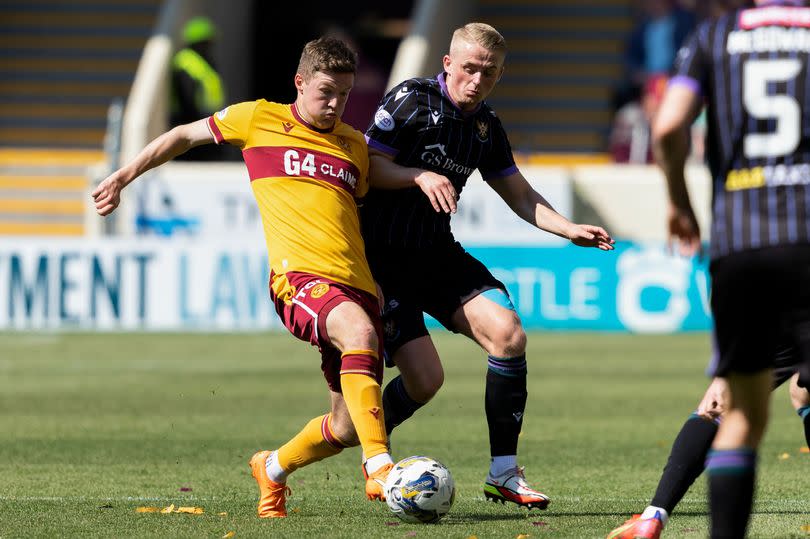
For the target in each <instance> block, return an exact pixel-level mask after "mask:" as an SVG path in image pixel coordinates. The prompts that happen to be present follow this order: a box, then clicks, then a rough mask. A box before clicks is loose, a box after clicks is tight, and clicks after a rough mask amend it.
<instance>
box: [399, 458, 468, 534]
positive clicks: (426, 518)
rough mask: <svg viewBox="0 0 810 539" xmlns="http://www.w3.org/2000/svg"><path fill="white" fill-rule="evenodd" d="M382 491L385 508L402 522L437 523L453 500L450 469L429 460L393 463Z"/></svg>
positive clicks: (408, 460) (405, 460) (454, 490)
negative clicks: (383, 492) (386, 505)
mask: <svg viewBox="0 0 810 539" xmlns="http://www.w3.org/2000/svg"><path fill="white" fill-rule="evenodd" d="M384 489H385V501H386V503H387V504H388V507H389V509H391V512H393V513H394V514H395V515H396V516H398V517H399V518H401V519H402V520H404V521H405V522H414V523H418V522H438V521H439V519H441V518H442V517H443V516H444V515H446V514H447V512H448V511H449V510H450V507H451V506H452V505H453V500H454V499H455V497H456V485H455V483H454V482H453V476H452V475H450V470H448V469H447V468H446V467H445V466H444V465H443V464H442V463H441V462H439V461H437V460H434V459H432V458H430V457H421V456H416V457H408V458H405V459H402V460H401V461H399V462H397V464H396V465H395V466H394V468H393V469H392V470H391V472H390V473H389V474H388V479H387V480H386V482H385V487H384Z"/></svg>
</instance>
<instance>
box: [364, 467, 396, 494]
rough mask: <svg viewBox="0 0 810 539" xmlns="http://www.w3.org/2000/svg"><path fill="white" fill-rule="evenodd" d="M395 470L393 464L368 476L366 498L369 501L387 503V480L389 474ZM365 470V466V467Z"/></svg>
mask: <svg viewBox="0 0 810 539" xmlns="http://www.w3.org/2000/svg"><path fill="white" fill-rule="evenodd" d="M393 468H394V465H393V464H392V463H390V462H389V463H388V464H384V465H383V466H382V467H381V468H380V469H379V470H377V471H376V472H374V473H371V474H368V478H367V479H366V498H368V499H369V500H380V501H381V502H384V501H385V490H383V487H384V486H385V480H386V479H388V474H389V473H390V472H391V470H392V469H393ZM363 469H364V470H365V466H363Z"/></svg>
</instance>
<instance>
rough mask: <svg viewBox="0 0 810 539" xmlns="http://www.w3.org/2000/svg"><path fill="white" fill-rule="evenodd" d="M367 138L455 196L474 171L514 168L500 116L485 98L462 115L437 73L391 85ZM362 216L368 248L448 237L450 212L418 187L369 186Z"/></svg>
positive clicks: (434, 242)
mask: <svg viewBox="0 0 810 539" xmlns="http://www.w3.org/2000/svg"><path fill="white" fill-rule="evenodd" d="M366 140H367V141H368V144H369V146H370V147H371V148H373V149H375V150H378V151H380V152H383V153H386V154H388V155H390V156H392V157H393V159H394V162H395V163H397V164H399V165H402V166H405V167H417V168H422V169H426V170H430V171H433V172H436V173H438V174H442V175H443V176H446V177H447V178H448V179H449V180H450V181H451V182H452V183H453V187H455V189H456V192H457V193H458V194H459V195H460V194H461V191H462V189H464V185H465V184H466V183H467V178H469V177H470V174H472V173H473V171H475V169H478V170H479V171H480V172H481V176H482V177H483V178H484V180H486V181H489V180H493V179H497V178H502V177H504V176H508V175H510V174H513V173H515V172H517V167H516V166H515V161H514V158H513V157H512V148H511V147H510V146H509V141H508V139H507V138H506V133H505V132H504V130H503V126H502V125H501V122H500V120H499V119H498V117H497V116H496V115H495V113H494V112H493V111H492V109H490V108H489V106H488V105H487V104H486V103H482V104H481V105H479V107H478V108H477V109H476V110H475V111H473V112H469V113H463V112H461V110H460V109H459V108H458V107H457V106H456V105H455V103H454V102H453V101H452V99H450V97H449V96H448V94H447V87H446V85H445V82H444V74H443V73H442V74H441V75H439V76H438V77H436V78H435V79H411V80H407V81H405V82H403V83H401V84H399V85H398V86H396V87H395V88H393V89H392V90H391V91H390V92H389V93H388V94H387V95H386V96H385V97H384V98H383V99H382V102H381V105H380V108H379V109H378V110H377V114H376V115H375V117H374V121H373V122H372V124H371V126H370V127H369V128H368V130H367V131H366ZM360 216H361V222H362V227H363V237H364V238H365V241H366V245H368V246H370V247H375V246H376V247H385V246H393V247H428V246H438V245H445V244H449V243H452V242H453V241H454V240H453V235H452V233H451V232H450V216H449V215H448V214H446V213H444V212H437V211H436V210H434V209H433V206H432V205H431V203H430V200H429V199H428V197H427V196H426V195H425V194H424V193H423V192H422V190H421V189H420V188H419V187H411V188H407V189H396V190H384V189H371V190H370V191H369V193H368V195H367V196H366V198H365V200H363V202H362V205H361V208H360Z"/></svg>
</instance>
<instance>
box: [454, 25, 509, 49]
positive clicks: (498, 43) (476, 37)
mask: <svg viewBox="0 0 810 539" xmlns="http://www.w3.org/2000/svg"><path fill="white" fill-rule="evenodd" d="M460 42H464V43H475V44H478V45H481V46H482V47H484V48H485V49H486V50H488V51H493V52H494V51H503V52H504V53H506V40H505V39H504V38H503V36H502V35H501V33H500V32H498V31H497V30H496V29H495V28H493V27H492V26H490V25H488V24H486V23H483V22H470V23H467V24H465V25H464V26H462V27H461V28H458V29H456V31H455V32H453V39H451V40H450V52H451V54H452V53H453V52H455V51H456V50H457V49H458V47H459V46H460Z"/></svg>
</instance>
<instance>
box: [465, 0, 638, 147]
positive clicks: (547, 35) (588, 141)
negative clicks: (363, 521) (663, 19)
mask: <svg viewBox="0 0 810 539" xmlns="http://www.w3.org/2000/svg"><path fill="white" fill-rule="evenodd" d="M478 5H479V19H480V20H482V21H484V22H487V23H489V24H492V25H493V26H495V28H497V29H498V30H499V31H500V32H501V33H502V34H503V35H504V37H505V38H506V41H507V44H508V46H509V56H508V58H507V64H506V71H505V73H504V76H503V79H502V80H501V82H500V83H499V85H498V86H497V87H496V88H495V91H494V92H493V94H492V96H491V97H490V98H489V101H490V103H491V104H492V105H493V107H494V108H495V110H496V111H497V112H498V115H499V116H500V117H501V119H502V120H503V122H504V126H505V127H506V129H507V132H508V133H509V138H510V140H511V141H512V145H513V149H514V150H515V151H517V152H522V153H537V152H543V153H560V154H569V153H580V154H599V153H601V152H604V151H605V139H606V135H607V132H608V129H609V126H610V114H611V113H610V97H611V89H612V87H613V85H614V84H615V82H616V81H617V80H618V78H619V76H620V75H621V63H622V51H623V46H624V39H625V36H626V35H627V33H628V32H629V31H630V29H631V25H632V19H631V12H630V6H629V2H628V0H547V1H544V2H527V1H521V0H511V1H510V0H480V1H479V3H478Z"/></svg>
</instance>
